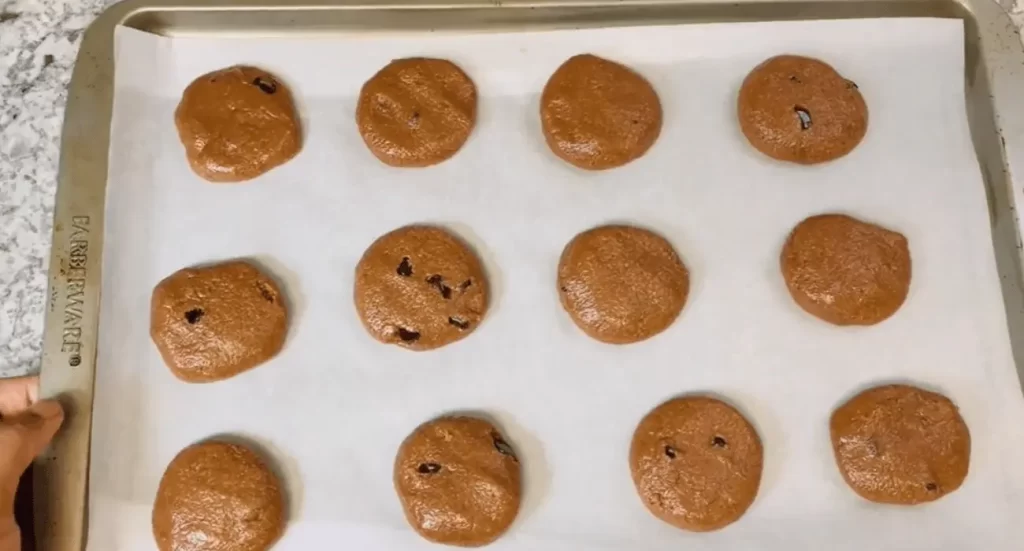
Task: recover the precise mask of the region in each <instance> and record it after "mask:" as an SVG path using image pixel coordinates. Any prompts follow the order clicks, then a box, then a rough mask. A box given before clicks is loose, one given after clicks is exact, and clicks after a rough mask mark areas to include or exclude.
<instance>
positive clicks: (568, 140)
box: [540, 54, 661, 170]
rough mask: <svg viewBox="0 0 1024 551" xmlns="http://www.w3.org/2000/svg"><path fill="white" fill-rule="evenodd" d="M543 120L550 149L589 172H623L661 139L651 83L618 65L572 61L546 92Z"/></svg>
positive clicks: (591, 60)
mask: <svg viewBox="0 0 1024 551" xmlns="http://www.w3.org/2000/svg"><path fill="white" fill-rule="evenodd" d="M540 120H541V125H542V127H543V130H544V138H545V139H546V140H547V143H548V147H550V148H551V151H553V152H554V153H555V155H558V156H559V157H561V158H562V159H563V160H565V161H566V162H568V163H570V164H572V165H575V166H577V167H579V168H582V169H586V170H604V169H609V168H615V167H618V166H622V165H624V164H626V163H628V162H630V161H633V160H636V159H638V158H640V157H642V156H643V155H644V153H647V150H648V149H650V148H651V146H652V145H654V141H655V140H657V139H658V134H660V133H661V101H660V100H659V99H658V94H657V93H656V92H655V91H654V88H652V87H651V84H650V83H649V82H647V80H646V79H645V78H644V77H642V76H640V75H639V74H638V73H636V72H635V71H633V70H632V69H630V68H629V67H626V66H625V65H620V64H618V63H615V62H614V61H609V60H607V59H602V58H600V57H597V56H594V55H589V54H584V55H577V56H573V57H571V58H569V60H568V61H566V62H565V63H563V64H562V65H561V66H560V67H559V68H558V69H557V70H556V71H555V73H554V74H553V75H551V78H550V79H549V80H548V83H547V85H545V86H544V92H543V94H542V95H541V98H540Z"/></svg>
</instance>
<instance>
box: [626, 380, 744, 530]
mask: <svg viewBox="0 0 1024 551" xmlns="http://www.w3.org/2000/svg"><path fill="white" fill-rule="evenodd" d="M763 457H764V452H763V450H762V448H761V439H760V438H758V436H757V432H756V431H755V430H754V427H753V426H751V425H750V422H748V421H747V420H746V419H745V418H744V417H743V415H741V414H740V412H738V411H736V409H735V408H733V407H732V406H730V405H728V404H726V403H725V402H722V401H721V400H716V399H714V398H708V397H703V396H693V397H685V398H676V399H673V400H669V401H667V402H665V403H663V404H661V405H660V406H658V407H656V408H654V410H653V411H651V412H650V413H648V414H647V416H646V417H644V418H643V420H642V421H640V424H639V425H638V426H637V428H636V432H635V433H634V434H633V444H632V445H631V446H630V449H629V468H630V471H632V474H633V483H634V484H636V491H637V493H639V494H640V499H641V500H642V501H643V503H644V505H645V506H646V507H647V509H648V510H649V511H650V512H651V513H653V514H654V516H656V517H658V518H660V519H661V520H663V521H665V522H667V523H669V524H671V525H673V526H676V527H678V528H682V529H684V530H692V531H695V532H707V531H711V530H718V529H720V528H723V527H725V526H727V525H729V524H732V523H733V522H735V521H736V520H737V519H739V518H740V517H741V516H743V513H744V512H746V510H747V508H749V507H750V505H751V504H752V503H753V502H754V498H755V497H756V496H757V490H758V486H759V485H760V484H761V466H762V463H763Z"/></svg>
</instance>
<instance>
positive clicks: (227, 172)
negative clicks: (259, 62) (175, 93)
mask: <svg viewBox="0 0 1024 551" xmlns="http://www.w3.org/2000/svg"><path fill="white" fill-rule="evenodd" d="M174 123H175V125H176V126H177V127H178V136H179V137H180V138H181V143H182V145H184V146H185V155H186V157H187V158H188V162H189V165H191V167H192V170H193V171H194V172H195V173H196V174H198V175H199V176H200V177H201V178H203V179H205V180H208V181H210V182H241V181H244V180H250V179H252V178H255V177H257V176H259V175H261V174H263V173H265V172H267V171H269V170H270V169H272V168H274V167H277V166H279V165H282V164H284V163H286V162H288V160H290V159H291V158H292V157H294V156H295V155H296V154H298V152H299V150H300V149H301V148H302V129H301V128H300V125H299V116H298V114H297V113H296V111H295V103H294V101H293V100H292V94H291V92H290V91H289V90H288V87H287V86H285V85H284V83H282V82H281V81H280V79H278V78H277V77H275V76H274V75H272V74H270V73H268V72H266V71H264V70H262V69H257V68H256V67H244V66H236V67H229V68H227V69H221V70H219V71H214V72H212V73H207V74H205V75H203V76H201V77H199V78H197V79H195V80H194V81H192V84H189V85H188V87H187V88H185V92H184V94H182V96H181V103H179V104H178V109H177V110H176V111H175V112H174Z"/></svg>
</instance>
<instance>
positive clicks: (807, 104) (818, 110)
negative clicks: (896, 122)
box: [737, 55, 868, 165]
mask: <svg viewBox="0 0 1024 551" xmlns="http://www.w3.org/2000/svg"><path fill="white" fill-rule="evenodd" d="M737 104H738V111H739V120H740V128H741V129H742V130H743V134H744V135H745V136H746V137H747V140H749V141H750V144H751V145H753V146H754V147H755V148H756V149H757V150H758V151H760V152H761V153H764V154H765V155H768V156H769V157H772V158H773V159H778V160H780V161H789V162H793V163H799V164H805V165H809V164H816V163H824V162H827V161H831V160H833V159H838V158H839V157H842V156H844V155H846V154H847V153H849V152H850V151H853V148H855V147H857V144H859V143H860V141H861V140H862V139H863V138H864V134H866V133H867V129H868V108H867V105H865V103H864V98H863V97H862V96H861V94H860V90H859V89H858V88H857V85H856V84H854V83H853V82H852V81H849V80H846V79H845V78H843V77H842V75H840V74H839V73H837V72H836V70H835V69H833V68H832V67H831V66H830V65H828V64H827V63H825V62H823V61H819V60H817V59H812V58H809V57H800V56H795V55H780V56H777V57H773V58H771V59H768V60H767V61H765V62H764V63H761V64H760V65H758V66H757V67H755V68H754V70H753V71H751V72H750V74H748V75H747V78H746V79H744V81H743V86H742V87H741V88H740V93H739V100H738V102H737Z"/></svg>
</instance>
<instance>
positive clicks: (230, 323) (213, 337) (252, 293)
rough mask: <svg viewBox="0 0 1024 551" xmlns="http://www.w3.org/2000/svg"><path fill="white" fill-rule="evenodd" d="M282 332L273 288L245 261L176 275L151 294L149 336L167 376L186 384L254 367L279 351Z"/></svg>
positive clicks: (281, 311) (284, 315)
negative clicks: (165, 367)
mask: <svg viewBox="0 0 1024 551" xmlns="http://www.w3.org/2000/svg"><path fill="white" fill-rule="evenodd" d="M287 332H288V309H287V307H286V305H285V300H284V297H283V296H282V295H281V290H280V289H278V287H277V283H275V282H274V280H273V279H271V278H270V277H269V276H268V275H266V274H264V273H263V272H261V271H260V270H259V269H258V268H256V267H255V266H253V265H252V264H250V263H248V262H245V261H241V260H233V261H230V262H223V263H220V264H213V265H209V266H202V267H198V268H185V269H182V270H178V271H177V272H174V273H173V274H171V275H170V276H168V277H167V278H165V279H164V280H163V281H161V282H160V283H159V284H157V286H156V287H155V288H154V289H153V296H152V299H151V301H150V318H149V334H150V336H151V337H152V338H153V342H154V343H156V347H157V349H159V350H160V355H161V356H162V357H163V360H164V363H166V364H167V367H169V368H170V369H171V372H172V373H174V375H175V376H177V377H178V378H179V379H181V380H183V381H186V382H189V383H208V382H212V381H219V380H222V379H227V378H228V377H233V376H235V375H237V374H239V373H241V372H243V371H246V370H248V369H252V368H253V367H256V366H257V365H259V364H261V363H263V362H265V361H267V360H269V359H270V358H273V357H274V356H275V355H277V353H278V352H280V351H281V348H282V347H283V346H284V339H285V335H286V334H287Z"/></svg>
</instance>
